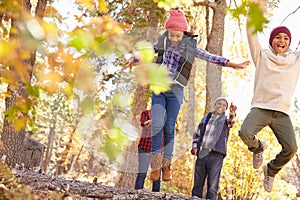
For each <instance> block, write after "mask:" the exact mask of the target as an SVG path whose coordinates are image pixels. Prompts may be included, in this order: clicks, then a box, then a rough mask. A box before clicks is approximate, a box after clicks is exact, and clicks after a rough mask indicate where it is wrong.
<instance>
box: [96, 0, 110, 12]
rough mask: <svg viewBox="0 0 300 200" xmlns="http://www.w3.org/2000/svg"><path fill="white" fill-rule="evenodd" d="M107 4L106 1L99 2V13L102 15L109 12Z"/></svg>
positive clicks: (100, 0) (99, 0)
mask: <svg viewBox="0 0 300 200" xmlns="http://www.w3.org/2000/svg"><path fill="white" fill-rule="evenodd" d="M107 6H108V4H107V2H106V1H104V0H98V11H99V12H100V13H106V12H107Z"/></svg>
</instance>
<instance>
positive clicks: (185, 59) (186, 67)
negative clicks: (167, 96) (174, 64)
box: [156, 31, 197, 86]
mask: <svg viewBox="0 0 300 200" xmlns="http://www.w3.org/2000/svg"><path fill="white" fill-rule="evenodd" d="M194 37H196V36H193V35H190V34H188V33H185V34H184V36H183V39H182V42H184V43H185V44H186V50H185V51H184V52H183V53H182V54H181V58H180V61H179V62H180V67H179V68H178V70H177V74H176V76H175V77H174V80H175V81H176V82H178V83H179V84H180V85H182V86H186V85H187V83H188V80H189V77H190V73H191V69H192V67H193V63H194V61H195V53H196V48H197V40H195V39H194ZM167 40H168V31H166V32H165V33H164V34H162V35H161V36H160V37H159V39H158V43H157V44H158V55H157V60H156V63H158V64H161V63H162V62H163V54H164V52H165V50H166V49H167Z"/></svg>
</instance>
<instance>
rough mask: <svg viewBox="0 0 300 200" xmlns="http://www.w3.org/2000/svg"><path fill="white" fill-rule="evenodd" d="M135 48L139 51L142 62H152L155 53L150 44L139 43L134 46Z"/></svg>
mask: <svg viewBox="0 0 300 200" xmlns="http://www.w3.org/2000/svg"><path fill="white" fill-rule="evenodd" d="M136 48H137V50H138V51H139V56H140V59H141V61H142V62H146V63H150V62H153V59H154V53H155V52H154V49H153V44H152V43H150V42H146V41H140V42H138V43H137V44H136Z"/></svg>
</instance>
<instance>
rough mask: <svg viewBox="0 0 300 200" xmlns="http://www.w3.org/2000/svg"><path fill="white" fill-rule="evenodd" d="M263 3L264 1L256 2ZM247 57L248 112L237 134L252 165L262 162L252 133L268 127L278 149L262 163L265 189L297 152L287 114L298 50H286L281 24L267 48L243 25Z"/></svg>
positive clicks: (299, 65)
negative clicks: (250, 70)
mask: <svg viewBox="0 0 300 200" xmlns="http://www.w3.org/2000/svg"><path fill="white" fill-rule="evenodd" d="M258 2H259V3H260V6H261V7H263V6H265V5H264V4H265V3H267V2H266V1H265V2H264V1H258ZM247 33H248V42H249V46H250V51H251V56H252V59H253V61H254V65H255V67H256V70H255V81H254V94H253V98H252V102H251V111H250V112H249V114H248V115H247V117H246V119H245V120H244V122H243V124H242V126H241V129H240V132H239V136H240V137H241V139H242V140H243V142H244V143H245V144H246V145H247V147H248V149H249V151H251V152H253V168H255V169H258V168H259V167H260V166H262V164H263V152H264V150H265V148H266V144H265V142H264V141H262V140H259V139H258V138H257V137H256V134H257V133H258V132H259V131H260V130H261V129H263V128H264V127H266V126H269V127H270V128H271V129H272V131H273V133H274V134H275V137H276V138H277V140H278V143H279V144H280V145H281V147H282V150H281V152H280V153H278V154H277V155H276V157H275V158H274V159H273V160H271V161H270V162H269V163H267V164H266V165H264V166H263V172H264V181H263V185H264V188H265V190H266V191H267V192H271V191H272V188H273V183H274V178H275V175H276V174H277V173H278V172H279V171H280V170H281V169H282V168H283V167H284V165H285V164H287V163H288V162H289V161H290V160H291V159H292V158H293V156H294V155H295V153H296V152H297V143H296V136H295V131H294V128H293V124H292V122H291V119H290V116H289V110H290V104H291V100H292V97H293V94H294V92H295V88H296V84H297V80H298V77H299V74H300V52H294V51H291V50H290V48H289V47H290V44H291V39H292V36H291V33H290V31H289V29H288V28H287V27H285V26H278V27H276V28H274V29H273V30H272V32H271V34H270V38H269V48H267V49H264V48H262V47H261V46H260V44H259V40H258V37H257V35H256V34H252V33H253V29H252V27H248V28H247Z"/></svg>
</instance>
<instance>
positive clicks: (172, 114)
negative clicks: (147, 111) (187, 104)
mask: <svg viewBox="0 0 300 200" xmlns="http://www.w3.org/2000/svg"><path fill="white" fill-rule="evenodd" d="M182 101H183V87H182V86H180V85H178V84H173V85H171V90H170V91H168V92H163V93H160V94H158V95H156V94H154V93H152V108H151V109H152V124H151V137H152V145H151V154H158V153H160V152H161V148H162V147H161V144H162V130H163V131H164V151H163V157H164V158H168V159H170V160H171V159H172V156H173V149H174V130H175V123H176V119H177V116H178V113H179V110H180V106H181V104H182Z"/></svg>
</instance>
